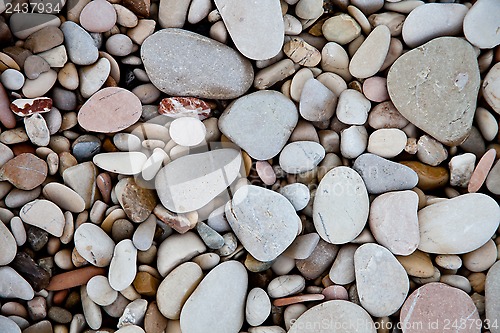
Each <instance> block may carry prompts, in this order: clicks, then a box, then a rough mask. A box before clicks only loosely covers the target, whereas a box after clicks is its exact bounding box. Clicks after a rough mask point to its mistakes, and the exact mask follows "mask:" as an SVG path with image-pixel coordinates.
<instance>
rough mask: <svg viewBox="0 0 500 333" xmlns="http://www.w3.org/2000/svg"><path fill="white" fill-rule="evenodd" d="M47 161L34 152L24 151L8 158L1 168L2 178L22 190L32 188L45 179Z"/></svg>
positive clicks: (0, 176)
mask: <svg viewBox="0 0 500 333" xmlns="http://www.w3.org/2000/svg"><path fill="white" fill-rule="evenodd" d="M47 172H48V167H47V163H45V161H43V160H42V159H40V158H38V157H36V156H35V155H34V154H30V153H23V154H20V155H17V156H16V157H14V158H13V159H10V160H8V161H7V162H6V163H5V164H4V165H3V166H2V168H0V180H6V181H8V182H9V183H11V184H12V185H14V186H15V187H16V188H18V189H20V190H26V191H29V190H32V189H34V188H36V187H37V186H39V185H40V184H42V183H43V181H45V178H46V177H47Z"/></svg>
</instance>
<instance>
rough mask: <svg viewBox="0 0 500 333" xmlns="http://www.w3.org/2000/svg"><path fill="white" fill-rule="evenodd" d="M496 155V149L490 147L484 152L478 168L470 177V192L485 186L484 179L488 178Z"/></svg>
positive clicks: (468, 188)
mask: <svg viewBox="0 0 500 333" xmlns="http://www.w3.org/2000/svg"><path fill="white" fill-rule="evenodd" d="M496 155H497V154H496V150H495V149H490V150H488V151H487V152H486V153H484V154H483V156H482V157H481V159H480V160H479V162H477V165H476V168H475V169H474V172H473V173H472V176H471V177H470V180H469V185H468V187H467V190H468V191H469V193H474V192H477V191H478V190H479V189H480V188H481V186H483V184H484V181H485V180H486V177H487V176H488V173H489V172H490V170H491V167H492V166H493V163H494V162H495V158H496Z"/></svg>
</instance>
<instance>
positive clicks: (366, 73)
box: [349, 25, 391, 78]
mask: <svg viewBox="0 0 500 333" xmlns="http://www.w3.org/2000/svg"><path fill="white" fill-rule="evenodd" d="M390 42H391V33H390V30H389V28H387V26H385V25H380V26H377V27H376V28H375V29H373V31H372V32H371V33H370V34H369V35H368V37H367V38H366V40H365V41H364V42H363V44H361V46H360V47H359V49H358V50H357V51H356V53H355V54H354V56H353V57H352V59H351V62H350V63H349V71H350V73H351V74H352V75H353V76H354V77H357V78H367V77H370V76H373V75H375V74H376V73H377V72H378V71H379V70H380V68H381V67H382V65H383V63H384V61H385V59H386V57H387V53H388V52H389V46H390Z"/></svg>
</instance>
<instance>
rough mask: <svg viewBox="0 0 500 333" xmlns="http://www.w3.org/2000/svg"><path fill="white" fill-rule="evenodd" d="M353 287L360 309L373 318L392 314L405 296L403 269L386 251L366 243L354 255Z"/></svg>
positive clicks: (405, 286) (405, 283) (408, 285)
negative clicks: (354, 274) (355, 288)
mask: <svg viewBox="0 0 500 333" xmlns="http://www.w3.org/2000/svg"><path fill="white" fill-rule="evenodd" d="M354 267H355V269H356V287H357V290H358V295H359V300H360V302H361V305H362V306H363V308H364V309H365V310H366V311H368V312H369V313H370V314H371V315H372V316H374V317H384V316H390V315H392V314H393V313H395V312H396V311H397V310H398V309H399V308H400V307H401V305H403V302H404V301H405V299H406V296H407V295H408V291H409V290H410V281H409V279H408V275H407V274H406V271H405V269H404V268H403V266H401V264H400V263H399V261H398V260H397V259H396V257H394V255H393V254H392V253H391V252H389V250H387V249H386V248H385V247H383V246H380V245H377V244H373V243H367V244H363V245H361V246H360V247H359V248H358V249H357V250H356V253H354Z"/></svg>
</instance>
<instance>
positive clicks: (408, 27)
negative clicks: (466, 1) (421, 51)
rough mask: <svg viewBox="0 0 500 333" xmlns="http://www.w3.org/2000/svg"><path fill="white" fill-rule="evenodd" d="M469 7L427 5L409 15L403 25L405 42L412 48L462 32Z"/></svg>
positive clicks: (419, 7) (446, 4) (448, 4)
mask: <svg viewBox="0 0 500 333" xmlns="http://www.w3.org/2000/svg"><path fill="white" fill-rule="evenodd" d="M467 10H468V9H467V7H466V6H464V5H462V4H457V3H427V4H424V5H422V6H418V7H417V8H415V9H414V10H412V11H411V12H410V14H408V16H407V17H406V20H405V21H404V23H403V40H404V41H405V43H406V45H408V46H409V47H411V48H414V47H417V46H419V45H422V44H423V43H425V42H428V41H430V40H431V39H433V38H436V37H441V36H454V35H458V34H460V33H461V32H462V22H463V21H464V17H465V14H467Z"/></svg>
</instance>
